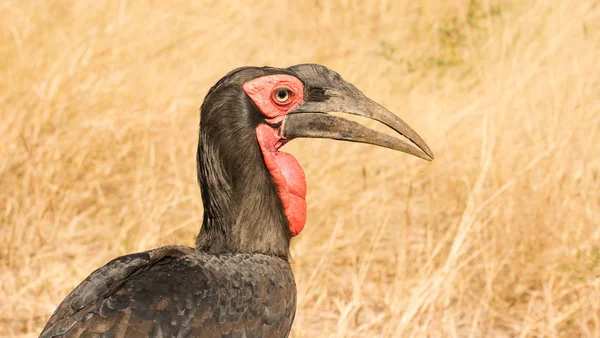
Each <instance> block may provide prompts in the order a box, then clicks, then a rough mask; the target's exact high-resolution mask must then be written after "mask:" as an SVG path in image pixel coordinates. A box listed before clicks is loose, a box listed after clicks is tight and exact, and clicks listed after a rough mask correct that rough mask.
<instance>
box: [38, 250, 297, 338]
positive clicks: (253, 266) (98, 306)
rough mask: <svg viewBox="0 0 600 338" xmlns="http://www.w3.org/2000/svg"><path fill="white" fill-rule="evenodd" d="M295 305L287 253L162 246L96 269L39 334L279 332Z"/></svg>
mask: <svg viewBox="0 0 600 338" xmlns="http://www.w3.org/2000/svg"><path fill="white" fill-rule="evenodd" d="M295 309H296V284H295V283H294V278H293V275H292V270H291V268H290V265H289V264H288V262H287V261H286V260H284V259H281V258H279V257H276V256H272V255H263V254H247V253H223V254H207V253H204V252H200V251H198V250H195V249H193V248H188V247H180V246H167V247H162V248H158V249H154V250H151V251H146V252H141V253H136V254H131V255H127V256H122V257H119V258H116V259H114V260H113V261H111V262H110V263H108V264H107V265H105V266H103V267H102V268H100V269H98V270H96V271H95V272H93V273H92V274H91V275H90V276H89V277H88V278H86V279H85V280H84V281H83V282H82V283H81V284H80V285H79V286H78V287H77V288H75V289H74V290H73V291H72V292H71V293H70V294H69V296H67V298H65V300H64V301H63V302H62V303H61V304H60V306H59V307H58V309H57V310H56V311H55V314H54V315H53V316H52V318H51V319H50V321H49V322H48V324H47V325H46V328H45V329H44V334H43V335H42V336H43V337H55V336H60V335H62V334H65V333H67V335H68V336H78V335H79V334H82V336H87V335H90V334H91V335H100V336H105V337H222V336H226V337H248V338H250V337H283V336H286V335H287V333H288V332H289V330H290V327H291V325H292V321H293V318H294V313H295ZM84 333H85V334H84Z"/></svg>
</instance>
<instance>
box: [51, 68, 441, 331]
mask: <svg viewBox="0 0 600 338" xmlns="http://www.w3.org/2000/svg"><path fill="white" fill-rule="evenodd" d="M333 112H335V113H338V112H339V113H345V114H352V115H358V116H362V117H366V118H369V119H372V120H376V121H378V122H380V123H382V124H384V125H386V126H387V127H389V128H390V129H392V130H393V131H394V132H395V133H396V134H398V135H396V134H394V135H395V136H389V135H387V134H385V133H381V132H379V131H376V130H374V129H371V128H368V127H366V126H363V125H362V124H360V123H357V122H354V121H352V120H350V119H346V118H344V117H341V116H338V115H340V114H336V115H334V114H332V113H333ZM199 130H200V131H199V136H198V149H197V152H196V154H197V155H196V162H197V178H198V181H199V185H200V192H201V196H202V202H203V207H204V214H203V221H202V226H201V228H200V231H199V234H198V236H197V238H196V242H195V247H186V246H177V245H172V246H163V247H159V248H157V249H153V250H149V251H144V252H138V253H133V254H128V255H125V256H121V257H118V258H115V259H113V260H111V261H110V262H108V263H107V264H106V265H104V266H102V267H100V268H98V269H97V270H95V271H94V272H92V273H91V274H90V275H89V276H88V277H87V278H86V279H85V280H83V281H82V282H81V283H80V284H79V285H78V286H77V287H75V289H73V290H72V291H71V292H70V293H69V294H68V295H67V296H66V298H65V299H64V300H63V301H62V302H61V303H60V305H59V306H58V307H57V308H56V310H55V312H54V313H53V314H52V316H51V317H50V319H49V320H48V322H47V324H46V325H45V327H44V329H43V331H42V332H41V334H40V337H43V338H48V337H232V338H233V337H249V338H251V337H288V335H289V333H290V331H291V327H292V322H293V320H294V317H295V313H296V302H297V295H296V282H295V280H294V276H293V273H292V269H291V267H290V263H289V258H290V249H289V248H290V242H291V239H292V237H294V236H296V235H298V234H299V233H300V232H301V231H302V229H303V228H304V225H305V222H306V215H307V204H306V177H305V174H304V172H303V169H302V167H301V166H300V164H299V162H298V161H297V160H296V159H295V157H293V155H291V154H289V153H286V152H283V151H280V148H281V147H283V146H284V145H285V144H286V143H287V142H289V141H291V140H294V139H296V138H326V139H333V140H342V141H351V142H359V143H366V144H372V145H376V146H380V147H385V148H389V149H393V150H397V151H401V152H404V153H407V154H410V155H414V156H416V157H419V158H421V159H424V160H429V161H431V160H433V159H434V155H433V153H432V152H431V150H430V148H429V147H428V146H427V144H426V143H425V141H423V139H422V138H421V137H420V136H419V135H418V134H417V133H416V132H415V131H414V130H413V129H412V128H411V127H410V126H409V125H408V124H406V123H405V122H404V121H402V120H401V119H400V118H399V117H397V116H396V115H394V114H393V113H392V112H390V111H389V110H387V109H386V108H384V107H383V106H382V105H380V104H378V103H376V102H375V101H373V100H371V99H369V98H368V97H367V96H366V95H365V94H363V93H362V92H361V91H360V90H359V89H358V88H357V87H355V86H354V85H353V84H351V83H349V82H347V81H346V80H344V79H343V78H342V77H341V76H340V75H339V74H338V73H337V72H335V71H332V70H330V69H328V68H327V67H325V66H322V65H318V64H299V65H294V66H291V67H287V68H276V67H255V66H246V67H240V68H237V69H234V70H232V71H230V72H229V73H227V74H226V75H225V76H224V77H223V78H221V79H220V80H219V81H218V82H217V83H216V84H215V85H214V86H213V87H212V88H211V89H210V90H209V91H208V93H207V94H206V97H205V99H204V102H203V103H202V105H201V107H200V126H199ZM406 139H408V140H409V141H410V143H412V144H410V143H409V142H407V141H408V140H407V141H405V140H406Z"/></svg>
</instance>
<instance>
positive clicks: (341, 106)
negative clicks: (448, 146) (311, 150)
mask: <svg viewBox="0 0 600 338" xmlns="http://www.w3.org/2000/svg"><path fill="white" fill-rule="evenodd" d="M340 87H341V88H328V89H326V90H325V91H324V94H323V95H321V96H320V97H319V98H318V100H315V101H307V102H304V103H303V104H301V105H300V106H298V107H297V108H295V109H294V110H293V111H291V112H290V113H289V114H288V115H287V116H286V118H285V121H284V123H283V136H284V137H285V138H289V139H292V138H298V137H310V138H329V139H334V140H343V141H351V142H361V143H368V144H373V145H377V146H380V147H385V148H390V149H394V150H399V151H402V152H405V153H407V154H411V155H414V156H417V157H419V158H422V159H424V160H427V161H431V160H433V158H434V156H433V152H431V149H429V147H428V146H427V144H426V143H425V141H423V139H422V138H421V136H419V134H417V133H416V132H415V131H414V130H413V129H412V128H411V127H410V126H409V125H408V124H406V123H405V122H404V121H402V120H401V119H400V118H399V117H397V116H396V115H394V114H393V113H392V112H390V111H389V110H387V109H385V108H384V107H382V106H381V105H379V104H378V103H377V102H375V101H373V100H371V99H369V98H368V97H366V96H365V95H364V94H363V93H362V92H361V91H360V90H358V89H357V88H356V87H354V86H353V85H351V84H350V83H347V82H345V81H344V85H343V86H340ZM329 112H342V113H348V114H353V115H358V116H363V117H367V118H370V119H373V120H376V121H379V122H381V123H383V124H385V125H387V126H388V127H390V128H392V129H393V130H394V131H396V132H397V133H398V134H400V135H402V136H404V137H406V138H407V139H409V140H410V141H411V142H412V143H413V144H414V145H415V146H416V147H415V146H413V145H410V144H409V143H407V142H404V141H403V140H401V139H399V138H395V137H392V136H388V135H386V134H383V133H380V132H378V131H375V130H373V129H369V128H367V127H365V126H363V125H361V124H359V123H356V122H353V121H350V120H347V119H344V118H341V117H337V116H334V115H330V114H327V113H329Z"/></svg>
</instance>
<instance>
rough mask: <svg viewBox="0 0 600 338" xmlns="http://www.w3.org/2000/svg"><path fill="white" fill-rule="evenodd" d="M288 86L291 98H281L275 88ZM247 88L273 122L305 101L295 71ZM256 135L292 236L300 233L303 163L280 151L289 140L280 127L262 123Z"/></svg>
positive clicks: (303, 215) (303, 208) (303, 219)
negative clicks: (275, 127) (284, 99)
mask: <svg viewBox="0 0 600 338" xmlns="http://www.w3.org/2000/svg"><path fill="white" fill-rule="evenodd" d="M281 88H284V89H286V90H288V91H289V99H288V100H286V101H284V102H278V101H276V100H275V99H274V91H277V90H281ZM243 89H244V91H245V92H246V94H248V96H249V97H250V99H251V100H252V101H253V102H254V104H255V105H256V106H257V107H258V109H260V111H261V112H262V113H263V115H265V117H266V121H267V122H268V123H271V124H277V123H282V125H281V127H280V128H278V129H279V130H283V122H284V118H285V115H286V114H287V113H288V112H289V111H290V110H292V109H294V108H295V107H297V106H299V105H300V104H302V101H303V85H302V83H301V82H300V80H298V79H297V78H295V77H293V76H291V75H284V74H278V75H270V76H264V77H260V78H257V79H253V80H251V81H248V82H246V83H245V84H244V85H243ZM256 138H257V140H258V144H259V145H260V150H261V152H262V155H263V159H264V161H265V165H266V167H267V169H268V170H269V173H270V174H271V177H272V178H273V182H274V183H275V185H276V187H277V196H278V197H279V199H280V200H281V204H282V206H283V210H284V213H285V216H286V217H287V219H288V222H289V225H290V232H291V234H292V236H296V235H298V234H299V233H300V231H302V229H303V228H304V224H305V223H306V177H305V176H304V171H303V170H302V167H301V166H300V163H298V161H297V160H296V159H295V158H294V156H292V155H290V154H288V153H284V152H281V151H279V148H280V147H282V146H283V145H284V144H285V143H286V142H287V141H288V140H286V139H285V138H283V135H281V134H280V133H279V131H278V130H277V129H274V128H273V127H271V126H269V125H267V124H262V123H261V124H259V125H258V126H257V127H256Z"/></svg>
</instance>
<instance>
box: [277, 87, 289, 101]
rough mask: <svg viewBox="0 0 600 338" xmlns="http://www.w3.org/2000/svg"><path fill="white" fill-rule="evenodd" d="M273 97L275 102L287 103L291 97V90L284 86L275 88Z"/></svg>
mask: <svg viewBox="0 0 600 338" xmlns="http://www.w3.org/2000/svg"><path fill="white" fill-rule="evenodd" d="M273 99H274V100H275V103H277V104H288V103H289V102H290V100H291V99H292V92H291V90H290V89H289V88H286V87H279V88H275V90H274V91H273Z"/></svg>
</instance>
